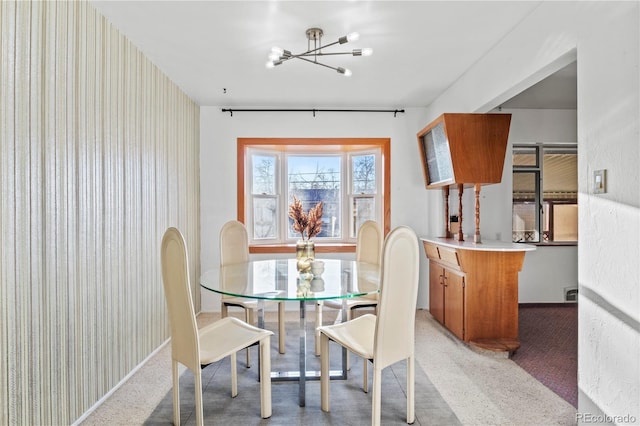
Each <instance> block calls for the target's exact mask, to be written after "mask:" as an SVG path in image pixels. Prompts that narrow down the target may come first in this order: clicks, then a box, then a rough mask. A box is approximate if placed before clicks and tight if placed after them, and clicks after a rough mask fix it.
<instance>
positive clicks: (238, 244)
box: [220, 220, 286, 367]
mask: <svg viewBox="0 0 640 426" xmlns="http://www.w3.org/2000/svg"><path fill="white" fill-rule="evenodd" d="M248 261H249V237H248V235H247V228H246V227H245V226H244V224H243V223H242V222H239V221H237V220H230V221H229V222H227V223H225V224H224V225H223V226H222V229H221V230H220V266H225V265H233V264H235V263H244V262H248ZM266 303H270V302H266ZM266 303H265V304H266ZM276 303H278V351H279V352H280V353H281V354H283V353H284V351H285V348H284V346H285V337H286V336H285V332H284V322H285V320H284V309H285V306H284V302H276ZM229 307H238V308H242V309H244V317H245V321H246V322H247V324H253V323H254V316H253V312H254V310H256V309H257V308H258V301H257V300H251V299H245V298H242V297H229V296H222V299H221V316H222V317H223V318H225V317H227V316H228V315H229ZM250 366H251V355H250V353H249V349H247V367H250Z"/></svg>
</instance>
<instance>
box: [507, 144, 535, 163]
mask: <svg viewBox="0 0 640 426" xmlns="http://www.w3.org/2000/svg"><path fill="white" fill-rule="evenodd" d="M518 166H527V167H538V148H537V147H535V146H532V147H514V149H513V167H518Z"/></svg>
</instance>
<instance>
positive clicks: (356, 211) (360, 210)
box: [350, 197, 376, 238]
mask: <svg viewBox="0 0 640 426" xmlns="http://www.w3.org/2000/svg"><path fill="white" fill-rule="evenodd" d="M375 208H376V202H375V199H374V198H372V197H354V198H353V206H352V209H353V210H352V211H353V218H352V219H353V220H352V223H353V229H351V235H350V237H352V238H355V237H356V236H357V235H358V229H360V226H362V224H363V223H364V222H366V221H367V220H375V219H376V215H375Z"/></svg>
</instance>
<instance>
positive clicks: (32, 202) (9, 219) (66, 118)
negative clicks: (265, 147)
mask: <svg viewBox="0 0 640 426" xmlns="http://www.w3.org/2000/svg"><path fill="white" fill-rule="evenodd" d="M0 30H1V31H0V44H1V49H2V62H1V65H0V89H1V92H0V102H1V106H2V108H1V113H0V190H1V192H2V197H1V204H0V231H1V233H0V250H1V252H0V277H1V278H0V280H1V287H0V359H1V362H0V378H1V380H2V383H0V423H2V424H69V423H72V422H73V421H74V420H76V419H78V417H80V416H81V415H82V414H83V413H84V412H86V411H87V410H88V409H89V408H90V407H92V406H93V405H94V404H95V403H96V402H97V401H98V400H99V399H100V398H101V397H103V396H104V395H105V394H106V393H107V392H109V391H110V390H111V389H112V388H113V387H114V386H116V385H117V384H118V383H119V382H120V381H121V380H122V379H123V378H124V377H125V376H126V375H127V374H128V373H129V372H130V371H131V370H132V369H133V368H134V367H136V366H137V365H138V364H139V363H140V362H141V361H143V360H144V359H145V358H146V357H147V356H148V355H149V354H150V353H151V352H153V350H154V349H156V348H157V347H158V346H159V345H161V344H162V343H163V342H164V341H165V340H166V339H167V338H168V335H169V333H168V322H167V317H166V312H165V303H164V295H163V291H162V283H161V276H160V267H159V266H160V265H159V245H160V240H161V238H162V233H163V232H164V230H165V229H166V227H167V226H177V227H178V228H180V229H181V230H182V231H183V233H184V234H185V238H186V239H187V243H188V246H189V247H188V248H189V250H190V254H191V263H192V265H191V275H192V277H197V276H198V275H199V259H200V249H199V247H200V241H199V238H200V237H199V228H200V226H199V194H200V189H199V170H198V167H199V165H198V164H199V161H198V157H199V108H198V106H197V105H195V104H194V102H193V101H191V100H190V99H189V98H187V97H186V96H185V95H184V93H182V92H181V91H180V90H179V88H178V87H176V86H175V85H174V84H173V83H171V82H170V81H169V80H168V79H167V78H166V77H165V76H164V75H163V74H162V73H161V72H160V71H159V70H158V69H157V68H156V67H155V66H154V65H153V64H151V63H150V62H149V61H148V60H147V59H146V58H145V57H144V56H143V55H142V54H141V53H140V52H139V51H138V50H137V49H136V48H135V47H134V46H133V45H131V44H130V43H129V42H128V40H126V39H125V38H124V37H123V36H122V35H120V34H119V33H118V31H116V30H115V29H114V28H113V27H112V26H111V25H110V24H109V23H108V22H107V21H106V20H105V19H104V18H103V17H101V16H100V15H98V14H97V13H96V12H95V11H94V10H93V8H92V7H91V6H90V5H88V4H87V3H86V2H28V1H17V2H14V1H2V2H0ZM196 281H197V280H196ZM192 285H193V287H194V289H195V288H196V286H197V284H196V282H192ZM199 295H200V292H199V291H194V296H195V301H196V304H197V306H198V309H199V306H200V299H199Z"/></svg>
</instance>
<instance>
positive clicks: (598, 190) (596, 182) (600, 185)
mask: <svg viewBox="0 0 640 426" xmlns="http://www.w3.org/2000/svg"><path fill="white" fill-rule="evenodd" d="M606 192H607V171H606V170H605V169H603V170H595V171H594V172H593V193H594V194H604V193H606Z"/></svg>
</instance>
